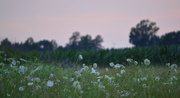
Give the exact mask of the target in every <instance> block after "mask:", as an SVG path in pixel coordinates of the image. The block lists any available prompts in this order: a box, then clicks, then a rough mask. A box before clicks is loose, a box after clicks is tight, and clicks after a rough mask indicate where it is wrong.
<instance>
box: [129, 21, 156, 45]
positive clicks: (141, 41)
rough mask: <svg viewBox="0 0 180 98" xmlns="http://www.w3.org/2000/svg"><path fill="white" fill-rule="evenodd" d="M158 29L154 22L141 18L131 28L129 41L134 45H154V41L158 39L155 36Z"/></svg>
mask: <svg viewBox="0 0 180 98" xmlns="http://www.w3.org/2000/svg"><path fill="white" fill-rule="evenodd" d="M158 30H159V27H157V26H156V23H155V22H150V21H149V20H148V19H147V20H141V21H140V23H138V24H137V25H136V27H133V28H131V31H130V35H129V38H130V39H129V42H130V43H131V44H133V45H135V46H136V47H142V46H152V45H155V44H156V42H155V41H156V40H159V38H158V37H157V36H156V32H157V31H158Z"/></svg>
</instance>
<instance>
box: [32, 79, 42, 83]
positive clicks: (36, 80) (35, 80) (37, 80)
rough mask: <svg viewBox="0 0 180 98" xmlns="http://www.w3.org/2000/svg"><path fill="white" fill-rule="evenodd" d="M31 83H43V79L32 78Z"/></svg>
mask: <svg viewBox="0 0 180 98" xmlns="http://www.w3.org/2000/svg"><path fill="white" fill-rule="evenodd" d="M31 81H33V82H41V79H40V78H32V79H31Z"/></svg>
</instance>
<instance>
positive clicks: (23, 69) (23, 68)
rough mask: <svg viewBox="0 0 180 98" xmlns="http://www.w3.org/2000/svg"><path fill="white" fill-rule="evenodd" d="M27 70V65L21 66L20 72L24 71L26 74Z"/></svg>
mask: <svg viewBox="0 0 180 98" xmlns="http://www.w3.org/2000/svg"><path fill="white" fill-rule="evenodd" d="M26 71H27V68H26V67H24V66H19V71H18V72H19V73H23V74H24V72H26Z"/></svg>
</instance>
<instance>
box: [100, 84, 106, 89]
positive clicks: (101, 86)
mask: <svg viewBox="0 0 180 98" xmlns="http://www.w3.org/2000/svg"><path fill="white" fill-rule="evenodd" d="M98 88H99V89H101V90H104V89H105V88H106V87H105V86H104V85H102V84H99V85H98Z"/></svg>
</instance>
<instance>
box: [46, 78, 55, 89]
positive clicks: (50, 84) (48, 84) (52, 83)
mask: <svg viewBox="0 0 180 98" xmlns="http://www.w3.org/2000/svg"><path fill="white" fill-rule="evenodd" d="M46 85H47V86H48V87H52V86H53V85H54V82H53V81H51V80H48V82H47V84H46Z"/></svg>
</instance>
